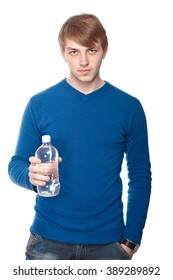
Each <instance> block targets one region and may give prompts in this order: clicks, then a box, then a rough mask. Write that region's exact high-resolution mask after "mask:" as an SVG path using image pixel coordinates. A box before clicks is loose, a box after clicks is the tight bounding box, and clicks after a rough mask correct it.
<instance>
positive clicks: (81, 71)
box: [78, 69, 91, 74]
mask: <svg viewBox="0 0 173 280" xmlns="http://www.w3.org/2000/svg"><path fill="white" fill-rule="evenodd" d="M78 71H79V72H80V73H81V74H88V73H89V72H90V71H91V69H79V70H78Z"/></svg>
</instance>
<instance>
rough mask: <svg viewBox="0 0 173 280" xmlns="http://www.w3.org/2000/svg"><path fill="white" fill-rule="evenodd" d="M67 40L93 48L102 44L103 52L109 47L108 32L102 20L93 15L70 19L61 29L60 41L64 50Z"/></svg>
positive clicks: (82, 15) (76, 16) (81, 15)
mask: <svg viewBox="0 0 173 280" xmlns="http://www.w3.org/2000/svg"><path fill="white" fill-rule="evenodd" d="M66 39H69V40H73V41H75V42H77V43H78V44H80V45H82V46H85V47H93V46H94V45H95V44H96V43H98V42H100V43H101V46H102V49H103V51H105V50H106V49H107V47H108V39H107V36H106V31H105V29H104V27H103V25H102V24H101V22H100V20H99V19H98V18H97V17H96V16H94V15H92V14H80V15H75V16H72V17H70V18H69V19H68V20H67V21H66V22H65V23H64V24H63V25H62V27H61V29H60V32H59V36H58V41H59V45H60V48H61V49H62V50H64V48H65V43H66Z"/></svg>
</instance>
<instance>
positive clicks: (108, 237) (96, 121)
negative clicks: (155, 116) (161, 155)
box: [9, 80, 151, 244]
mask: <svg viewBox="0 0 173 280" xmlns="http://www.w3.org/2000/svg"><path fill="white" fill-rule="evenodd" d="M44 134H49V135H51V138H52V144H53V145H54V146H56V148H57V149H58V151H59V155H60V156H61V157H62V159H63V161H62V162H61V163H60V165H59V172H60V183H61V190H60V194H59V195H58V196H55V197H52V198H44V197H40V196H38V195H37V196H36V203H35V217H34V221H33V223H32V225H31V228H30V230H31V231H32V232H34V233H37V234H39V235H41V236H43V237H45V238H48V239H52V240H57V241H64V242H72V243H79V244H104V243H109V242H114V241H119V240H121V239H122V238H123V237H125V238H128V239H130V240H132V241H134V242H137V243H139V242H140V241H141V238H142V233H143V228H144V225H145V221H146V217H147V210H148V205H149V199H150V191H151V172H150V160H149V152H148V139H147V125H146V118H145V114H144V111H143V108H142V106H141V104H140V102H139V101H138V100H137V99H136V98H135V97H132V96H131V95H129V94H127V93H125V92H123V91H121V90H120V89H118V88H116V87H114V86H112V85H111V84H110V83H108V82H106V83H105V85H104V86H103V87H102V88H100V89H98V90H96V91H94V92H92V93H90V94H87V95H85V94H83V93H81V92H79V91H78V90H76V89H74V88H73V87H71V86H70V85H69V84H68V83H67V82H66V80H63V81H61V82H60V83H58V84H56V85H54V86H52V87H51V88H49V89H46V90H45V91H43V92H41V93H39V94H36V95H34V96H33V97H32V98H31V99H30V101H29V102H28V105H27V107H26V109H25V112H24V115H23V120H22V123H21V128H20V133H19V138H18V142H17V146H16V151H15V155H14V156H13V157H12V158H11V161H10V163H9V176H10V178H11V180H12V181H13V182H14V183H15V184H18V185H20V186H22V187H24V188H26V189H30V190H33V186H32V185H31V183H30V182H29V177H28V166H29V161H28V158H29V157H30V156H33V155H34V154H35V151H36V149H37V148H38V146H40V145H41V136H42V135H44ZM124 155H126V160H127V168H128V177H129V188H128V189H129V190H128V206H127V214H126V215H125V220H126V223H125V224H124V214H123V203H122V180H121V177H120V172H121V165H122V161H123V157H124Z"/></svg>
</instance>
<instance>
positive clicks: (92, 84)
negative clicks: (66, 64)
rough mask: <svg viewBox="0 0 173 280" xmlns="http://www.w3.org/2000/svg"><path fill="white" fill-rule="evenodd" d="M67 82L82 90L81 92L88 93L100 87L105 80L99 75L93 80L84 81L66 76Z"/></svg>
mask: <svg viewBox="0 0 173 280" xmlns="http://www.w3.org/2000/svg"><path fill="white" fill-rule="evenodd" d="M67 82H68V83H69V84H70V85H71V86H72V87H74V88H75V89H77V90H78V91H80V92H82V93H83V94H89V93H91V92H93V91H96V90H97V89H99V88H101V87H102V86H103V85H104V84H105V82H104V81H103V80H102V79H101V78H100V77H98V78H97V79H95V80H93V81H88V82H86V81H85V82H84V81H79V80H75V79H73V78H72V77H71V76H70V77H69V78H67Z"/></svg>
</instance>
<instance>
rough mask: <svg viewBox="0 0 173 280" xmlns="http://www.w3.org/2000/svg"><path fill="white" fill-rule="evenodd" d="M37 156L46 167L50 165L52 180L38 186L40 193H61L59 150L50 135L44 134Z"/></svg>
mask: <svg viewBox="0 0 173 280" xmlns="http://www.w3.org/2000/svg"><path fill="white" fill-rule="evenodd" d="M35 157H37V158H39V159H40V160H41V165H42V167H43V168H44V167H45V168H46V167H47V166H48V165H49V169H50V170H51V171H50V174H47V175H48V176H49V177H50V180H49V181H48V182H46V185H45V186H37V191H38V194H39V195H41V196H45V197H51V196H55V195H58V194H59V191H60V182H59V172H58V168H57V160H58V151H57V149H56V148H55V147H54V146H52V145H51V137H50V135H43V136H42V145H41V146H40V147H39V148H38V149H37V150H36V152H35Z"/></svg>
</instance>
